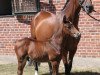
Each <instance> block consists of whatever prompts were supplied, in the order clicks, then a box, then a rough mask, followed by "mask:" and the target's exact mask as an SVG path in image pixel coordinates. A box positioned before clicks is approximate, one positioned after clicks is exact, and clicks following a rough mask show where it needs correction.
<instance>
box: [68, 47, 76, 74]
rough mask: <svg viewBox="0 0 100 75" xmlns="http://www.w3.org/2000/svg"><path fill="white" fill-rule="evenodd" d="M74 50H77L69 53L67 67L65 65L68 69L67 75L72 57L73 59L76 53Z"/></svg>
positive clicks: (70, 67)
mask: <svg viewBox="0 0 100 75" xmlns="http://www.w3.org/2000/svg"><path fill="white" fill-rule="evenodd" d="M76 50H77V48H76V49H73V50H71V51H69V58H68V65H67V67H68V69H67V73H68V74H69V75H70V71H71V69H72V63H73V57H74V55H75V53H76Z"/></svg>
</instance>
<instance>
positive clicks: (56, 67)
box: [51, 61, 60, 75]
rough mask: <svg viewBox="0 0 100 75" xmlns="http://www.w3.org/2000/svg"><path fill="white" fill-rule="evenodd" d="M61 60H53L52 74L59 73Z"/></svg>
mask: <svg viewBox="0 0 100 75" xmlns="http://www.w3.org/2000/svg"><path fill="white" fill-rule="evenodd" d="M59 63H60V61H51V64H52V75H58V70H59Z"/></svg>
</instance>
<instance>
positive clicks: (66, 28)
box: [15, 11, 80, 75]
mask: <svg viewBox="0 0 100 75" xmlns="http://www.w3.org/2000/svg"><path fill="white" fill-rule="evenodd" d="M42 13H46V11H42V12H41V13H40V14H42ZM48 13H49V16H50V17H49V18H47V19H45V20H43V19H42V20H41V23H40V22H39V23H40V25H39V26H41V24H42V29H46V28H48V32H50V33H48V36H51V38H49V39H46V40H44V39H43V41H41V40H39V39H41V38H39V39H35V38H24V39H20V40H18V41H16V44H15V53H16V56H17V60H18V71H17V73H18V75H22V74H23V69H24V66H25V64H26V61H27V59H28V58H30V59H31V60H34V61H35V62H50V63H51V66H52V75H58V67H59V63H60V60H61V44H62V38H63V36H64V34H66V35H67V34H68V35H71V36H73V37H74V38H77V37H78V34H79V33H80V32H79V31H78V30H77V29H76V28H75V27H74V25H73V24H71V23H70V22H69V21H67V19H66V18H63V20H64V22H65V24H61V23H60V20H59V19H58V18H57V16H56V15H54V14H52V13H50V12H48ZM37 15H39V14H37ZM51 19H52V20H53V21H52V22H50V20H51ZM38 21H39V20H38ZM47 23H48V25H47V27H46V26H44V24H47ZM39 26H38V27H39ZM44 32H45V30H44V31H43V33H42V34H46V32H45V33H44ZM38 36H39V35H38ZM36 75H37V74H36Z"/></svg>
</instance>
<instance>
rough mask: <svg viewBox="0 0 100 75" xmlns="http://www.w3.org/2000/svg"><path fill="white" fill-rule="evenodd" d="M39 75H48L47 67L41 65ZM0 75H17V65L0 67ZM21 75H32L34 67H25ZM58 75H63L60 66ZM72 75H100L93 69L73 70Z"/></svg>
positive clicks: (97, 70)
mask: <svg viewBox="0 0 100 75" xmlns="http://www.w3.org/2000/svg"><path fill="white" fill-rule="evenodd" d="M39 74H40V75H49V69H48V65H47V64H46V65H45V64H41V66H40V67H39ZM0 75H17V64H2V65H0ZM23 75H34V67H33V66H25V69H24V74H23ZM60 75H64V69H63V67H62V66H60ZM72 75H100V68H98V69H96V70H94V69H90V68H87V69H82V68H81V69H80V68H73V69H72Z"/></svg>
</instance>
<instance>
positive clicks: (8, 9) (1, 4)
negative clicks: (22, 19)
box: [0, 0, 12, 15]
mask: <svg viewBox="0 0 100 75" xmlns="http://www.w3.org/2000/svg"><path fill="white" fill-rule="evenodd" d="M0 15H12V5H11V0H0Z"/></svg>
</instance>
